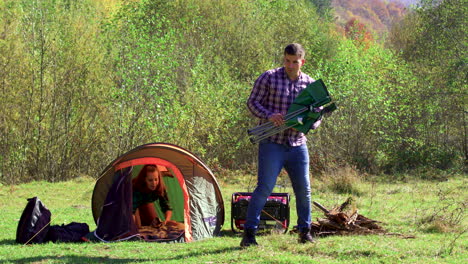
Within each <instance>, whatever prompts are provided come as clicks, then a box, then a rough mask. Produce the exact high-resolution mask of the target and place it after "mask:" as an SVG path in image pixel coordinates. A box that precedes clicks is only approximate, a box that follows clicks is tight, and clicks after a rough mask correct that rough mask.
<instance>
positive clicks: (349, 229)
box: [311, 197, 388, 236]
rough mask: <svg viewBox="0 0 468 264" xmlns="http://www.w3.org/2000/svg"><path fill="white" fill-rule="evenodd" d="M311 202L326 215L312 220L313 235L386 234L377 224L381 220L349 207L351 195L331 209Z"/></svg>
mask: <svg viewBox="0 0 468 264" xmlns="http://www.w3.org/2000/svg"><path fill="white" fill-rule="evenodd" d="M313 204H314V205H315V206H316V207H317V208H319V209H320V210H322V211H323V213H324V214H325V217H326V218H319V219H317V221H316V222H315V221H314V222H312V225H311V233H313V234H314V235H315V236H329V235H368V234H388V233H387V232H386V231H385V230H384V229H383V228H382V227H381V226H380V225H379V223H381V222H379V221H376V220H372V219H369V218H367V217H365V216H363V215H360V214H359V213H358V210H357V209H356V208H355V207H354V208H350V207H353V206H352V199H351V197H350V198H348V199H347V200H346V201H345V202H344V203H343V204H341V205H340V206H337V207H335V208H333V209H331V210H328V209H327V208H325V207H324V206H323V205H321V204H319V203H318V202H313Z"/></svg>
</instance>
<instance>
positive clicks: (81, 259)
mask: <svg viewBox="0 0 468 264" xmlns="http://www.w3.org/2000/svg"><path fill="white" fill-rule="evenodd" d="M236 250H241V248H240V247H231V248H224V249H219V250H211V251H210V250H201V251H199V252H190V253H187V254H180V255H177V256H173V257H165V258H160V259H158V258H153V259H151V258H144V259H136V258H110V257H107V256H106V257H87V256H76V255H72V256H38V257H28V258H19V259H14V260H11V261H12V262H14V263H44V262H49V261H52V262H54V263H55V262H60V263H73V264H75V263H139V262H159V261H170V260H181V261H183V260H187V259H188V258H197V257H199V256H205V255H218V254H223V255H224V254H226V253H232V252H233V251H236Z"/></svg>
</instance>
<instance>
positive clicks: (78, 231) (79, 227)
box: [45, 222, 89, 243]
mask: <svg viewBox="0 0 468 264" xmlns="http://www.w3.org/2000/svg"><path fill="white" fill-rule="evenodd" d="M88 233H89V226H88V224H85V223H76V222H71V223H70V224H68V225H60V226H59V225H53V226H51V227H50V228H49V231H48V232H47V237H46V238H45V241H52V242H54V243H55V242H84V240H83V239H82V237H84V236H85V235H86V234H88Z"/></svg>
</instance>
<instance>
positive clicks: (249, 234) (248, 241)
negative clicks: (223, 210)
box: [240, 228, 258, 247]
mask: <svg viewBox="0 0 468 264" xmlns="http://www.w3.org/2000/svg"><path fill="white" fill-rule="evenodd" d="M256 233H257V230H255V229H251V228H246V229H245V230H244V235H243V236H242V241H241V243H240V246H241V247H250V246H252V245H254V246H256V245H258V244H257V240H255V234H256Z"/></svg>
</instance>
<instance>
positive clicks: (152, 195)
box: [132, 165, 172, 228]
mask: <svg viewBox="0 0 468 264" xmlns="http://www.w3.org/2000/svg"><path fill="white" fill-rule="evenodd" d="M132 184H133V216H134V220H135V224H136V225H137V226H138V228H141V226H148V225H158V224H160V222H159V218H158V216H157V214H156V210H155V209H154V205H153V202H155V201H159V205H160V206H161V210H162V211H163V212H164V214H165V215H164V216H165V217H164V222H162V224H163V225H165V224H167V223H168V222H169V221H170V220H171V217H172V208H171V205H170V203H169V199H168V196H167V192H166V187H165V185H164V182H163V180H162V174H161V172H160V171H159V169H158V167H157V166H156V165H145V166H144V167H143V168H142V169H141V171H140V173H138V176H137V177H136V178H135V179H133V181H132Z"/></svg>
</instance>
